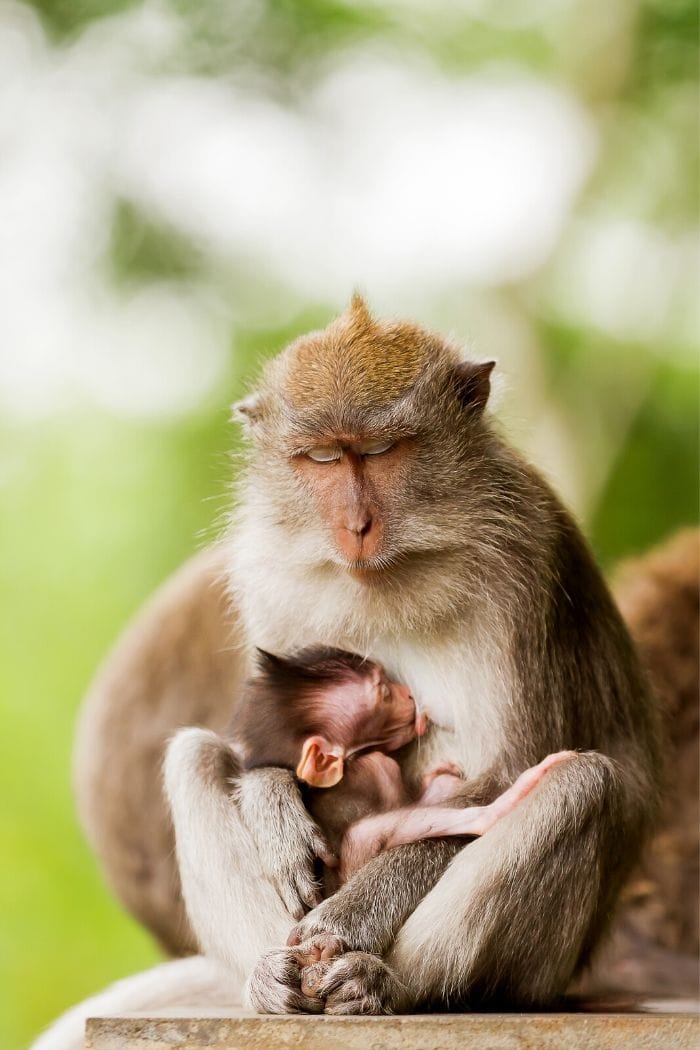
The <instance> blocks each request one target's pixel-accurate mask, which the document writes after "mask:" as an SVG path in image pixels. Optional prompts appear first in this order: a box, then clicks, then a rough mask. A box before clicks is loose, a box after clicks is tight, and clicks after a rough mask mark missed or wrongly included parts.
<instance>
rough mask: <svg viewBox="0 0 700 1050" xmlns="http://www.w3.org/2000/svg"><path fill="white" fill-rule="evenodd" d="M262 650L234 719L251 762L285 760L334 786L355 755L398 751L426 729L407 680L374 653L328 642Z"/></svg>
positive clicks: (317, 782) (302, 774) (316, 783)
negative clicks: (285, 652)
mask: <svg viewBox="0 0 700 1050" xmlns="http://www.w3.org/2000/svg"><path fill="white" fill-rule="evenodd" d="M257 653H258V656H257V673H256V674H255V675H254V676H253V677H252V678H251V679H249V681H248V682H247V684H246V688H245V691H244V695H243V697H242V699H241V703H240V705H239V708H238V711H237V712H236V716H235V718H234V725H233V730H234V735H235V738H236V740H237V742H238V744H239V745H240V747H241V748H242V751H243V760H244V763H245V766H246V768H248V769H252V768H255V767H260V766H286V767H287V768H289V769H293V770H294V771H295V772H296V775H297V776H298V777H299V779H300V780H303V781H305V782H306V783H307V784H310V785H312V786H313V787H332V786H333V785H334V784H337V783H338V781H339V780H341V778H342V776H343V772H344V767H345V762H346V760H347V759H349V758H350V757H351V756H352V755H354V754H357V753H358V752H359V751H366V750H368V749H369V748H372V749H376V750H381V751H396V750H397V749H398V748H400V747H403V746H404V744H408V743H410V741H411V740H413V739H414V737H416V736H421V735H422V734H423V733H424V732H425V729H426V724H427V720H426V717H425V715H422V714H419V713H418V712H417V711H416V705H415V701H414V699H413V697H412V696H411V693H410V690H409V689H408V687H407V686H405V685H400V684H399V683H398V682H393V681H391V679H389V678H388V677H387V675H386V673H385V671H384V669H383V668H382V667H381V666H380V664H378V663H375V662H374V661H372V660H366V659H364V658H363V657H361V656H358V655H357V654H356V653H349V652H345V651H343V650H342V649H329V648H323V647H313V648H309V649H303V650H302V651H301V652H298V653H296V654H294V655H293V656H275V655H273V654H272V653H267V652H264V651H263V650H262V649H258V651H257Z"/></svg>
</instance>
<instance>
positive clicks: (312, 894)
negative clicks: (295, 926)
mask: <svg viewBox="0 0 700 1050" xmlns="http://www.w3.org/2000/svg"><path fill="white" fill-rule="evenodd" d="M291 895H292V900H293V902H294V908H293V909H292V908H290V909H289V910H290V912H291V913H292V915H293V917H294V918H295V919H296V920H297V921H298V920H299V919H303V917H304V915H305V914H306V913H307V911H309V910H310V909H312V908H315V907H316V906H317V905H318V904H320V903H321V901H322V900H323V894H322V892H321V887H320V885H319V884H318V882H317V881H316V879H315V878H314V877H313V875H312V873H311V872H310V871H298V872H297V873H296V877H295V879H294V883H293V888H292V891H291Z"/></svg>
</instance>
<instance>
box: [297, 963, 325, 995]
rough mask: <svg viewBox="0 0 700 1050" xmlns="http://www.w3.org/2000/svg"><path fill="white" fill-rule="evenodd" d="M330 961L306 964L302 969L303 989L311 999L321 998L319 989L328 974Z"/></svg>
mask: <svg viewBox="0 0 700 1050" xmlns="http://www.w3.org/2000/svg"><path fill="white" fill-rule="evenodd" d="M329 965H330V963H328V962H316V963H311V965H310V966H305V967H304V968H303V970H302V971H301V991H302V994H303V995H305V996H306V997H307V998H309V999H317V998H319V995H318V989H319V985H320V984H321V981H322V980H323V978H324V977H325V976H326V973H327V971H328V967H329Z"/></svg>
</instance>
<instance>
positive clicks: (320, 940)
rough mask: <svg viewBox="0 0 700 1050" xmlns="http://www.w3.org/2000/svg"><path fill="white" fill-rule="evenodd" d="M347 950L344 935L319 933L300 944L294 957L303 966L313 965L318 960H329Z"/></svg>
mask: <svg viewBox="0 0 700 1050" xmlns="http://www.w3.org/2000/svg"><path fill="white" fill-rule="evenodd" d="M347 950H348V946H347V944H346V943H345V941H344V940H343V938H342V937H337V936H336V935H335V934H334V933H317V934H315V935H314V936H313V937H309V939H308V940H305V941H303V942H302V943H301V944H299V945H298V947H297V948H296V951H294V958H295V959H296V961H297V963H298V964H299V966H301V967H304V966H311V965H313V964H314V963H317V962H329V961H330V960H331V959H335V958H337V957H338V956H339V955H343V954H344V953H345V952H346V951H347Z"/></svg>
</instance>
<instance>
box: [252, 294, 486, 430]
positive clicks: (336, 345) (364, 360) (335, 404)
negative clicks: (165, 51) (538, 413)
mask: <svg viewBox="0 0 700 1050" xmlns="http://www.w3.org/2000/svg"><path fill="white" fill-rule="evenodd" d="M491 367H492V365H488V366H483V365H482V366H479V365H476V366H475V365H469V364H468V363H466V362H462V360H461V357H460V353H459V350H458V349H457V348H456V347H455V346H452V345H451V344H450V343H449V342H447V341H446V340H445V339H443V338H442V337H441V336H439V335H437V334H435V333H433V332H430V331H428V330H427V329H425V328H422V327H421V326H420V325H418V324H415V323H413V322H409V321H381V320H375V319H374V318H372V316H371V315H370V312H369V310H368V308H367V306H366V304H365V302H364V301H363V300H362V299H361V298H360V296H359V295H357V294H356V295H354V296H353V298H352V301H351V303H350V306H349V307H348V309H347V310H346V311H345V312H344V313H343V314H341V315H340V316H339V317H337V318H336V319H335V320H334V321H332V322H331V323H330V324H329V325H328V326H327V327H326V328H324V329H322V330H320V331H316V332H310V333H308V334H307V335H303V336H301V337H300V338H299V339H296V340H295V341H294V342H293V343H291V344H290V345H289V346H288V347H287V348H286V349H285V350H284V351H283V352H282V353H281V354H280V355H279V356H278V357H276V358H275V359H273V360H272V361H271V362H269V363H268V365H267V367H266V369H265V371H264V374H263V380H262V384H261V387H260V389H259V390H258V392H257V393H255V394H253V395H251V397H249V398H247V399H245V400H244V401H242V402H239V404H238V405H237V406H236V408H237V410H238V414H239V416H241V417H243V419H244V420H245V421H246V422H247V423H248V425H249V427H250V429H251V432H252V436H253V437H254V438H255V439H256V440H258V441H259V442H262V443H263V444H267V445H268V447H269V446H272V445H273V444H276V445H277V446H278V447H279V446H284V445H287V444H288V443H290V442H291V444H292V445H293V444H294V441H295V439H296V438H298V437H301V436H302V435H303V434H305V433H315V434H319V433H324V432H328V433H343V432H346V433H372V432H373V431H375V430H381V431H382V432H385V431H386V428H387V426H389V427H390V428H391V430H392V433H393V434H395V435H396V436H397V437H398V436H401V435H402V434H403V433H404V432H405V431H408V430H411V429H414V426H415V414H416V413H415V408H414V404H413V403H414V402H415V401H416V400H419V401H420V400H424V398H425V392H426V390H427V389H430V390H431V391H432V395H433V400H434V399H435V397H436V396H438V397H439V396H440V395H442V400H444V402H445V407H446V410H447V411H448V413H449V412H450V408H456V407H457V405H456V402H457V398H456V397H455V393H456V392H457V388H458V387H459V386H460V384H461V385H462V387H463V390H462V393H463V394H464V395H466V396H468V394H469V393H470V391H469V389H468V388H469V382H470V380H471V382H472V384H475V381H476V376H477V370H478V369H482V370H486V371H485V373H484V375H483V378H484V379H485V380H486V381H487V380H488V374H489V373H490V369H491ZM460 368H461V369H462V370H463V371H464V374H463V375H462V376H461V377H460ZM274 392H276V395H275V393H274ZM280 392H282V395H281V396H280ZM471 393H472V394H473V395H474V396H475V398H476V399H477V400H478V396H477V395H478V393H479V392H478V390H477V387H476V385H473V389H472V390H471ZM487 395H488V384H487V383H486V396H487ZM486 396H483V399H482V400H483V402H485V400H486ZM463 400H464V397H463ZM453 403H454V404H453ZM482 407H483V405H482ZM409 420H410V421H411V425H409V423H408V421H409ZM266 438H267V440H265V439H266Z"/></svg>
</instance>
